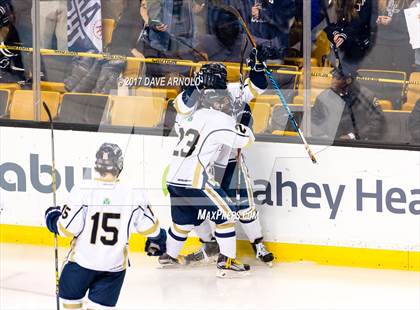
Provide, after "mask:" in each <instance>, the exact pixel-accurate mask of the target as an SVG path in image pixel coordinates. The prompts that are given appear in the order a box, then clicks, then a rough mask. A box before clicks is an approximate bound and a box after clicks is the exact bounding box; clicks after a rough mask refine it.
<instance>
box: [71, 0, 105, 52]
mask: <svg viewBox="0 0 420 310" xmlns="http://www.w3.org/2000/svg"><path fill="white" fill-rule="evenodd" d="M67 36H68V42H69V51H74V52H86V51H96V52H102V13H101V0H89V1H86V0H67Z"/></svg>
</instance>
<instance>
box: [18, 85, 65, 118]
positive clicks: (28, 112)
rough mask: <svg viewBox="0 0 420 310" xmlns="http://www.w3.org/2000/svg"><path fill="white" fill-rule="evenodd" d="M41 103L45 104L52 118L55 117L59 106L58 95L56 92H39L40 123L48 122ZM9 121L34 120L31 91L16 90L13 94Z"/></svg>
mask: <svg viewBox="0 0 420 310" xmlns="http://www.w3.org/2000/svg"><path fill="white" fill-rule="evenodd" d="M42 102H45V103H46V104H47V105H48V107H49V109H50V111H51V114H52V116H53V117H55V116H56V115H57V110H58V106H59V104H60V93H58V92H49V91H42V92H41V102H40V109H41V121H43V122H46V121H48V115H47V112H46V111H45V109H44V108H43V107H42ZM10 119H15V120H29V121H31V120H35V109H34V97H33V91H32V90H17V91H15V92H14V94H13V98H12V101H11V103H10Z"/></svg>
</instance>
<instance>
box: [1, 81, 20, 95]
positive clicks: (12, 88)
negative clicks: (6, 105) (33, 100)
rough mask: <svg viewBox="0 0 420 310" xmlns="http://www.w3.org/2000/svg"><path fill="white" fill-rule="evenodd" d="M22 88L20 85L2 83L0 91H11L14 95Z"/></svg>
mask: <svg viewBox="0 0 420 310" xmlns="http://www.w3.org/2000/svg"><path fill="white" fill-rule="evenodd" d="M20 88H21V87H20V85H19V84H18V83H0V89H9V90H10V91H11V92H12V93H13V92H14V91H16V90H19V89H20Z"/></svg>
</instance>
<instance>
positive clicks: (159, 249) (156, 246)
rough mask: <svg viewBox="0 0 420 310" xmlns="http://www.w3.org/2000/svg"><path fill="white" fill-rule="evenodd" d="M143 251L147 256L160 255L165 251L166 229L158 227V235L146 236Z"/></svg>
mask: <svg viewBox="0 0 420 310" xmlns="http://www.w3.org/2000/svg"><path fill="white" fill-rule="evenodd" d="M144 251H145V252H146V253H147V255H148V256H160V255H162V254H164V253H165V252H166V231H165V230H164V229H162V228H161V229H160V232H159V235H158V236H157V237H154V238H151V237H149V238H147V240H146V246H145V247H144Z"/></svg>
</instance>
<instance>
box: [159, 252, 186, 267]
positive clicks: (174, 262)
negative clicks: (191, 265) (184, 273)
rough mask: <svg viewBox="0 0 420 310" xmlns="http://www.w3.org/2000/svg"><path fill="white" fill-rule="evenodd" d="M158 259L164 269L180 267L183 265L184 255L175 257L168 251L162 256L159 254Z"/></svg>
mask: <svg viewBox="0 0 420 310" xmlns="http://www.w3.org/2000/svg"><path fill="white" fill-rule="evenodd" d="M158 261H159V264H160V267H161V268H162V269H173V268H180V267H182V265H183V259H182V257H178V258H173V257H171V256H170V255H169V254H167V253H164V254H162V255H161V256H159V259H158Z"/></svg>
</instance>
